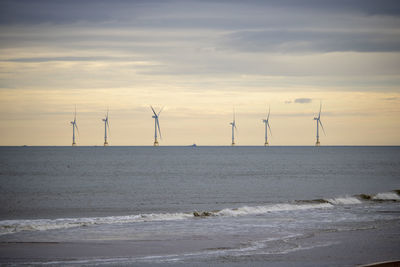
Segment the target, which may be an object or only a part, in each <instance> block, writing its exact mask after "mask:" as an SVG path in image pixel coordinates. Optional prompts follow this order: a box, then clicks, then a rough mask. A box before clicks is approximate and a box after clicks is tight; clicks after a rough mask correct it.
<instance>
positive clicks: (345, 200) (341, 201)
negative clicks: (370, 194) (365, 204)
mask: <svg viewBox="0 0 400 267" xmlns="http://www.w3.org/2000/svg"><path fill="white" fill-rule="evenodd" d="M326 201H328V202H329V203H331V204H333V205H353V204H361V201H360V200H359V199H358V198H355V197H338V198H330V199H326Z"/></svg>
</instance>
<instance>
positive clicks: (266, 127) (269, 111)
mask: <svg viewBox="0 0 400 267" xmlns="http://www.w3.org/2000/svg"><path fill="white" fill-rule="evenodd" d="M270 113H271V107H270V108H269V110H268V115H267V118H266V119H263V120H262V121H263V123H264V124H265V143H264V146H268V145H269V144H268V128H269V132H270V133H271V135H272V131H271V126H269V114H270Z"/></svg>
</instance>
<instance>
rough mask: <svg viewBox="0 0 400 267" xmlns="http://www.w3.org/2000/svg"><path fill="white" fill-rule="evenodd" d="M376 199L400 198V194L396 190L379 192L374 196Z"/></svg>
mask: <svg viewBox="0 0 400 267" xmlns="http://www.w3.org/2000/svg"><path fill="white" fill-rule="evenodd" d="M372 199H374V200H400V196H399V195H398V194H396V193H394V192H387V193H378V194H376V195H375V196H373V197H372Z"/></svg>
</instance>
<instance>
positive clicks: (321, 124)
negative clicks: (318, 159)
mask: <svg viewBox="0 0 400 267" xmlns="http://www.w3.org/2000/svg"><path fill="white" fill-rule="evenodd" d="M318 121H319V124H320V125H321V128H322V131H323V132H324V135H326V134H325V129H324V126H323V125H322V122H321V120H318Z"/></svg>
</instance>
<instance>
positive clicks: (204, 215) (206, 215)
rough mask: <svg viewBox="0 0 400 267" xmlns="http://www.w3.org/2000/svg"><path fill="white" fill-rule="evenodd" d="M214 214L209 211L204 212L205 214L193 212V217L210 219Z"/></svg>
mask: <svg viewBox="0 0 400 267" xmlns="http://www.w3.org/2000/svg"><path fill="white" fill-rule="evenodd" d="M212 215H213V214H212V213H211V212H209V211H203V212H197V211H195V212H193V216H194V217H208V216H212Z"/></svg>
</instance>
